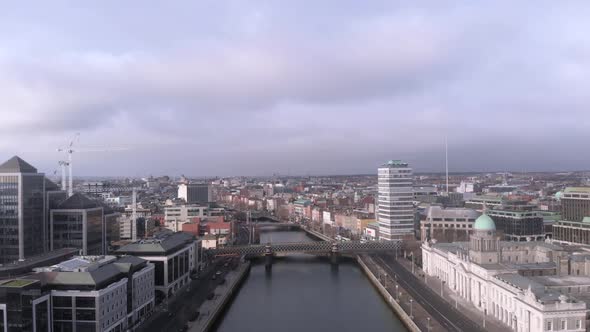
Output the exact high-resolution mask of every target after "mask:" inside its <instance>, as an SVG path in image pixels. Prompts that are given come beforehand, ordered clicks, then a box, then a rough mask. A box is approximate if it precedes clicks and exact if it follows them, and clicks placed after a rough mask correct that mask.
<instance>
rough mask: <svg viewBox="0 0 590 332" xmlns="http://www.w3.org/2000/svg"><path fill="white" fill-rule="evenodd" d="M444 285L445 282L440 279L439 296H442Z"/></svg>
mask: <svg viewBox="0 0 590 332" xmlns="http://www.w3.org/2000/svg"><path fill="white" fill-rule="evenodd" d="M444 284H445V281H444V280H442V278H441V279H440V296H443V297H444V295H443V285H444Z"/></svg>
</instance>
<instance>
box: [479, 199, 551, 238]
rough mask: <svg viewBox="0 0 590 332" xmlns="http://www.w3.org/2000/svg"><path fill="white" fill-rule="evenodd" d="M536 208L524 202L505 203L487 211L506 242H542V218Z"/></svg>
mask: <svg viewBox="0 0 590 332" xmlns="http://www.w3.org/2000/svg"><path fill="white" fill-rule="evenodd" d="M535 210H536V206H533V205H528V204H526V203H525V202H510V201H506V202H504V203H503V204H502V205H499V206H496V207H494V208H493V209H490V210H488V211H487V214H488V215H489V216H490V217H491V218H492V219H493V220H494V223H495V224H496V229H497V230H498V231H501V232H502V236H503V238H504V239H505V240H507V241H521V242H524V241H531V240H532V241H543V240H544V239H545V228H544V225H543V216H542V215H541V214H540V213H538V212H537V211H535Z"/></svg>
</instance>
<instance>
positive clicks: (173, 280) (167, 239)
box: [117, 232, 201, 298]
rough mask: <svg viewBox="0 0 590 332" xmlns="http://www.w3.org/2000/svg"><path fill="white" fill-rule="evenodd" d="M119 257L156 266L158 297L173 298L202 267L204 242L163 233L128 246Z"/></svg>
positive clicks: (178, 234)
mask: <svg viewBox="0 0 590 332" xmlns="http://www.w3.org/2000/svg"><path fill="white" fill-rule="evenodd" d="M117 253H118V254H124V255H131V256H136V257H140V258H142V259H145V260H147V261H149V262H151V263H152V264H154V266H155V289H156V293H157V294H158V297H159V298H167V297H171V296H174V294H176V293H177V292H178V291H179V290H180V289H181V288H182V287H184V286H185V285H187V284H188V283H189V282H190V274H191V273H192V272H193V271H196V270H197V269H199V268H200V262H201V259H200V255H201V242H200V241H198V240H196V239H195V237H194V236H192V235H191V234H188V233H184V232H177V233H172V232H162V233H159V234H157V235H155V236H154V237H153V238H150V239H145V240H141V241H137V242H134V243H130V244H128V245H125V246H123V247H121V248H119V250H117Z"/></svg>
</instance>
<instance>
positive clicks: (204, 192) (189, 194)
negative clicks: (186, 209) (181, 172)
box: [178, 183, 213, 204]
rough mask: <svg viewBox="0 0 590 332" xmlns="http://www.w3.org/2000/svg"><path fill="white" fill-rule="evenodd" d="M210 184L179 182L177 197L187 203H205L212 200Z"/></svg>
mask: <svg viewBox="0 0 590 332" xmlns="http://www.w3.org/2000/svg"><path fill="white" fill-rule="evenodd" d="M211 196H212V195H211V186H210V185H208V184H200V183H181V184H179V185H178V198H181V199H184V201H185V202H186V203H187V204H207V203H209V202H211V201H213V200H212V197H211Z"/></svg>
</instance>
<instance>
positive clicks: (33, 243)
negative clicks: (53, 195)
mask: <svg viewBox="0 0 590 332" xmlns="http://www.w3.org/2000/svg"><path fill="white" fill-rule="evenodd" d="M45 183H46V182H45V176H44V174H43V173H38V172H37V169H36V168H35V167H33V166H31V165H30V164H28V163H27V162H26V161H24V160H22V159H21V158H19V157H17V156H15V157H12V158H11V159H9V160H8V161H6V162H4V163H3V164H1V165H0V264H4V263H9V262H13V261H16V260H19V259H25V258H27V257H30V256H34V255H38V254H42V253H43V252H45V250H46V248H47V238H48V234H47V230H48V227H47V218H46V216H47V215H46V203H47V202H46V190H45Z"/></svg>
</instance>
